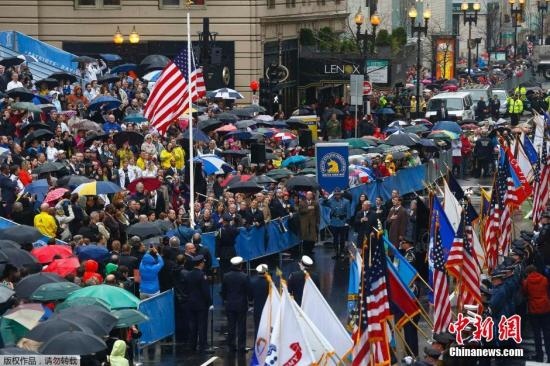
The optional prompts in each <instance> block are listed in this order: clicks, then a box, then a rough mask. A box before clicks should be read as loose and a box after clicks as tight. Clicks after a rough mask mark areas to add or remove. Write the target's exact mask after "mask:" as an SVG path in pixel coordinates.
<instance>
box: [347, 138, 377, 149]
mask: <svg viewBox="0 0 550 366" xmlns="http://www.w3.org/2000/svg"><path fill="white" fill-rule="evenodd" d="M344 141H345V142H347V143H348V144H349V147H350V148H352V149H361V148H363V147H368V146H371V145H370V144H369V142H368V141H367V140H365V139H362V138H350V139H346V140H344Z"/></svg>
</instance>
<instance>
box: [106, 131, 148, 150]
mask: <svg viewBox="0 0 550 366" xmlns="http://www.w3.org/2000/svg"><path fill="white" fill-rule="evenodd" d="M143 138H144V137H143V135H142V134H141V133H137V132H133V131H121V132H117V133H116V134H115V136H114V137H113V141H114V143H115V144H116V146H117V147H121V146H122V145H124V143H125V142H128V143H129V144H130V146H141V144H142V143H143Z"/></svg>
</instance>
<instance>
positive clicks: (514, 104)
mask: <svg viewBox="0 0 550 366" xmlns="http://www.w3.org/2000/svg"><path fill="white" fill-rule="evenodd" d="M522 113H523V101H522V100H521V99H520V97H519V95H518V94H516V95H515V96H514V99H512V100H511V101H510V104H508V114H509V115H510V120H511V122H512V126H517V125H518V123H519V117H520V116H521V114H522Z"/></svg>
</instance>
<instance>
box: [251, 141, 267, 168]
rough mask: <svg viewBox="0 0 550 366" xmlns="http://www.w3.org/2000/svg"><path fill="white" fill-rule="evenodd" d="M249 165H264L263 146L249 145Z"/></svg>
mask: <svg viewBox="0 0 550 366" xmlns="http://www.w3.org/2000/svg"><path fill="white" fill-rule="evenodd" d="M250 163H251V164H265V144H252V145H250Z"/></svg>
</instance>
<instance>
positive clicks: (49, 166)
mask: <svg viewBox="0 0 550 366" xmlns="http://www.w3.org/2000/svg"><path fill="white" fill-rule="evenodd" d="M40 131H42V130H40ZM63 168H65V166H64V165H63V164H62V163H59V162H56V161H54V162H52V161H47V162H45V163H44V164H42V165H40V166H39V167H38V168H35V169H33V170H32V172H33V173H34V174H39V175H40V174H44V173H54V172H58V171H60V170H61V169H63Z"/></svg>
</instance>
